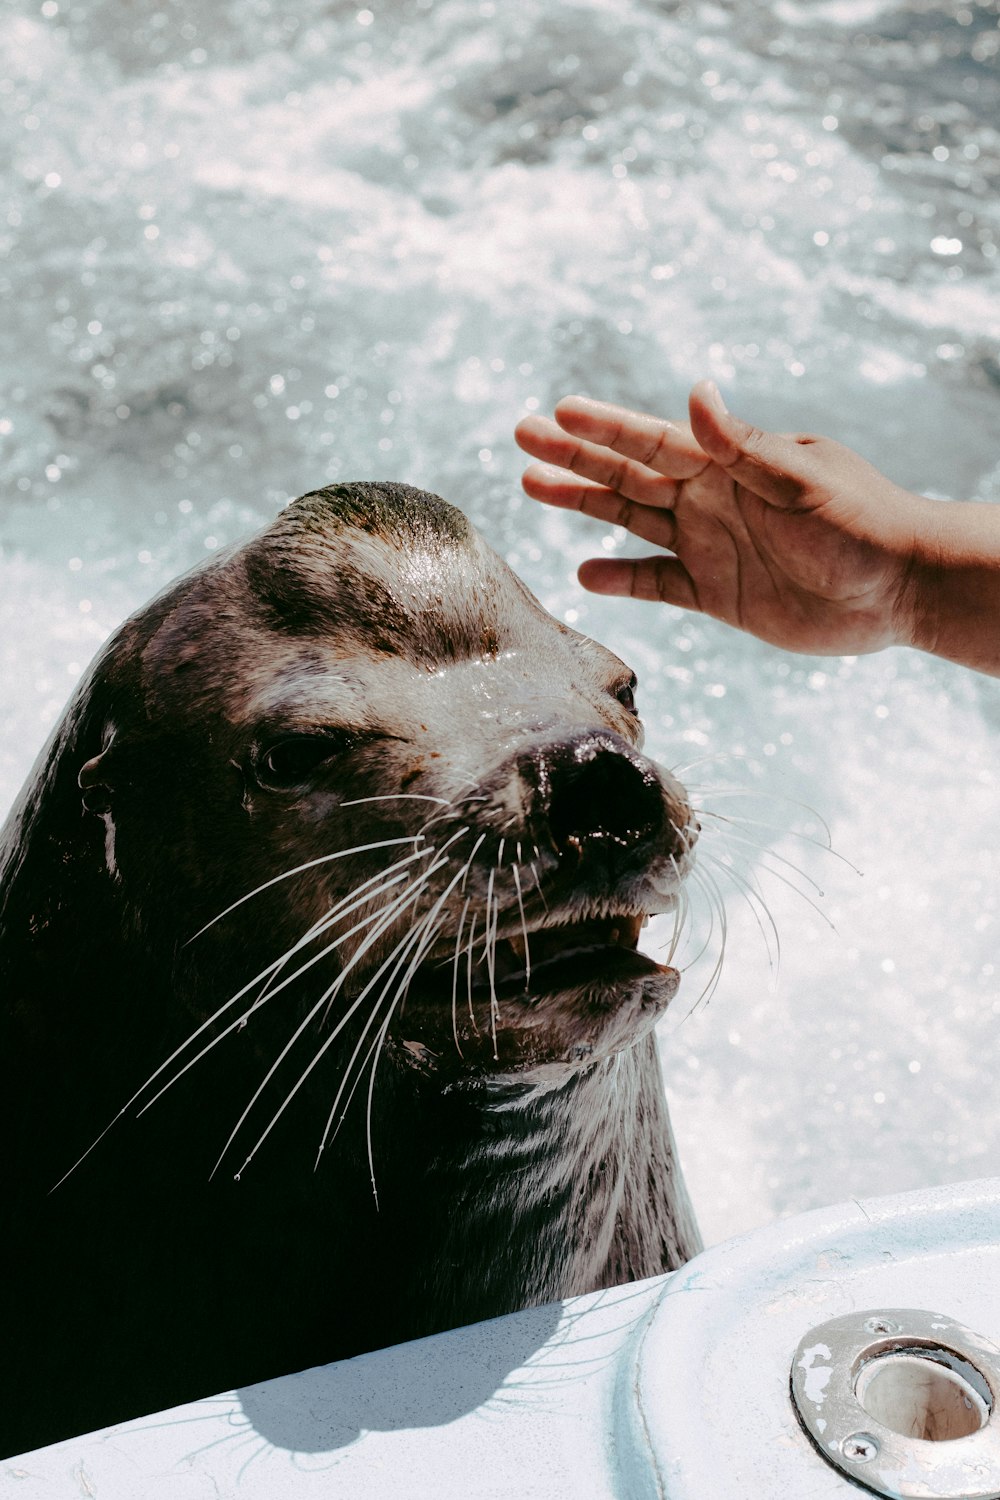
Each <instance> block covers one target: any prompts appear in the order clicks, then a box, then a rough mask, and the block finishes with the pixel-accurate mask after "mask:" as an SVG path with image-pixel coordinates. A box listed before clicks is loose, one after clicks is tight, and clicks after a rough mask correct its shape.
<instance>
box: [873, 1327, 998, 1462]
mask: <svg viewBox="0 0 1000 1500" xmlns="http://www.w3.org/2000/svg"><path fill="white" fill-rule="evenodd" d="M854 1393H855V1395H856V1396H857V1398H858V1400H859V1402H860V1403H861V1405H862V1406H863V1407H864V1409H865V1411H866V1412H867V1413H868V1415H869V1416H870V1417H874V1419H875V1421H876V1422H881V1423H882V1425H883V1427H888V1428H889V1429H890V1430H891V1431H892V1432H898V1433H900V1434H901V1435H902V1436H903V1437H913V1438H923V1439H925V1440H926V1441H928V1442H932V1443H944V1442H950V1441H951V1440H952V1439H954V1438H962V1437H968V1436H969V1435H970V1434H971V1433H973V1432H978V1431H979V1429H980V1428H981V1427H985V1426H986V1423H987V1422H988V1420H989V1416H990V1410H991V1408H992V1405H993V1402H992V1398H991V1395H990V1388H989V1386H988V1385H987V1384H986V1381H985V1380H984V1379H983V1377H982V1375H980V1373H979V1371H978V1370H977V1369H976V1368H975V1366H974V1365H970V1364H969V1363H968V1361H967V1360H964V1359H962V1358H961V1357H960V1356H959V1355H957V1354H955V1353H954V1352H953V1351H952V1350H950V1349H933V1348H926V1347H918V1348H915V1349H894V1350H892V1351H891V1352H888V1353H885V1354H879V1355H876V1356H875V1358H874V1359H870V1360H868V1362H867V1363H866V1364H865V1365H863V1366H862V1368H861V1371H860V1373H859V1375H858V1378H857V1380H856V1382H855V1386H854Z"/></svg>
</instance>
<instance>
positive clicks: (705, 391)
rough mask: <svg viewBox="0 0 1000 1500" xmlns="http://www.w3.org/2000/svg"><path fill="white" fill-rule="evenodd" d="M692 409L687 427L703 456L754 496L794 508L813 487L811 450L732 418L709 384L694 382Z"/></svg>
mask: <svg viewBox="0 0 1000 1500" xmlns="http://www.w3.org/2000/svg"><path fill="white" fill-rule="evenodd" d="M690 406H691V427H692V430H693V432H694V434H695V436H696V437H697V439H698V442H699V443H700V444H701V446H702V447H703V448H704V450H705V452H706V453H708V454H710V455H711V457H712V458H713V459H714V460H715V462H716V463H717V464H718V465H719V467H720V468H723V469H725V471H726V473H727V474H730V475H732V477H733V478H734V479H736V480H737V481H738V482H739V483H740V484H742V485H745V486H746V488H747V489H749V490H753V492H754V494H756V495H760V496H761V498H762V499H764V500H768V501H770V503H771V504H772V505H780V506H782V507H788V508H792V507H796V506H800V505H802V504H803V501H804V500H805V498H806V496H807V495H808V493H809V491H810V490H814V489H815V488H816V484H815V479H814V477H813V475H812V472H811V470H812V465H811V462H810V458H809V446H808V445H806V444H802V443H799V442H798V441H797V440H796V439H795V438H794V437H788V436H786V435H785V434H784V433H777V432H766V431H764V430H763V429H762V428H760V427H751V426H750V424H749V422H743V421H741V420H740V418H739V417H734V416H732V415H731V414H730V413H729V412H728V411H727V410H726V407H725V405H724V403H723V400H722V396H721V395H720V394H719V390H718V387H717V386H716V385H715V384H714V382H713V381H710V380H700V381H699V382H698V384H697V385H696V386H695V387H694V389H693V390H692V392H691V403H690Z"/></svg>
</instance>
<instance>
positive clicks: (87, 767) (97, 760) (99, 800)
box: [76, 750, 112, 813]
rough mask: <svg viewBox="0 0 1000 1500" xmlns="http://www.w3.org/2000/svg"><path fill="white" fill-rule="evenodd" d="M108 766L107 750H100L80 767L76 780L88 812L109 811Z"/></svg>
mask: <svg viewBox="0 0 1000 1500" xmlns="http://www.w3.org/2000/svg"><path fill="white" fill-rule="evenodd" d="M109 771H110V768H109V766H108V751H107V750H102V751H101V753H100V755H94V756H92V757H91V759H90V760H88V761H85V762H84V764H83V765H82V766H81V767H80V774H79V775H78V776H77V778H76V779H77V782H78V784H79V786H80V789H81V790H82V792H83V805H84V807H85V808H86V809H87V811H88V812H92V813H106V812H110V811H111V792H112V786H111V778H110V774H109Z"/></svg>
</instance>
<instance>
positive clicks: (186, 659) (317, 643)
mask: <svg viewBox="0 0 1000 1500" xmlns="http://www.w3.org/2000/svg"><path fill="white" fill-rule="evenodd" d="M108 678H109V681H108V687H109V690H110V691H109V700H110V702H111V703H112V704H113V705H114V707H113V708H112V710H111V711H110V712H109V714H108V716H107V721H106V723H105V725H104V749H103V751H102V752H101V753H99V754H98V755H95V756H94V757H92V758H91V760H89V761H88V762H87V764H86V766H85V767H84V768H83V770H82V771H81V775H80V781H81V785H82V786H83V788H84V795H85V800H86V802H87V805H88V806H89V807H90V809H91V810H92V811H93V812H95V813H97V814H99V815H100V816H102V817H103V818H104V820H105V823H106V827H107V840H106V847H107V859H108V868H109V873H110V874H111V875H112V878H113V879H114V880H115V881H116V882H117V883H118V885H119V887H120V890H121V894H122V899H123V901H124V903H125V905H126V908H127V910H128V912H129V914H130V918H131V925H132V927H133V929H134V930H135V931H136V932H137V933H139V934H141V935H142V937H143V938H144V940H145V941H147V942H152V943H154V944H155V943H156V942H157V941H158V934H159V933H160V931H161V929H163V928H164V920H163V919H164V913H163V910H162V906H163V903H162V895H161V894H159V893H161V892H162V889H163V884H164V876H165V875H166V876H167V879H168V881H169V886H170V889H171V890H172V892H173V893H174V899H173V901H172V902H171V906H170V911H169V913H167V914H166V915H167V917H168V921H167V923H166V926H167V927H169V929H170V930H171V931H172V932H173V933H174V935H175V937H176V934H177V932H178V930H180V931H181V933H182V936H183V938H187V939H191V938H193V937H194V935H195V934H196V933H198V934H199V936H198V937H197V939H196V940H195V941H194V942H189V943H188V944H187V945H186V947H185V949H184V950H183V956H182V959H181V961H180V967H181V969H182V970H183V972H184V974H185V975H186V976H187V978H186V980H185V983H186V984H187V986H188V989H190V985H191V979H190V976H191V975H192V974H195V975H197V974H203V975H206V976H209V977H210V990H211V993H209V991H208V989H206V990H205V993H200V994H198V995H197V997H196V999H195V1002H194V1003H195V1004H196V1006H198V1007H201V1008H203V1009H206V1010H207V1009H209V1008H211V1009H214V1008H215V1006H216V1005H221V1004H222V1002H223V1001H224V1000H225V999H226V994H225V993H223V992H220V986H221V985H223V984H226V983H228V984H229V985H230V986H231V989H232V990H233V991H236V990H238V989H245V995H246V999H245V1001H244V1003H243V1004H242V1005H241V1006H240V1007H239V1011H245V1010H247V1009H249V1008H250V1007H251V1006H252V1005H253V1004H254V1001H255V999H256V1000H257V1002H258V1003H259V1002H260V1000H261V992H264V998H265V1000H266V1003H267V1004H268V1005H270V1006H276V1005H280V1004H281V1003H282V1001H281V995H282V993H284V994H285V995H286V999H287V998H288V996H289V994H301V993H304V994H305V996H306V999H305V1001H304V1002H302V1003H301V1004H300V1005H299V1007H298V1009H296V1011H295V1017H296V1022H300V1021H301V1024H302V1025H303V1026H304V1027H305V1028H306V1029H312V1030H313V1031H314V1032H315V1035H316V1036H317V1037H318V1038H319V1039H320V1041H321V1043H326V1042H327V1041H328V1040H332V1039H333V1038H334V1036H335V1034H336V1033H337V1032H338V1031H340V1029H341V1027H343V1030H344V1034H345V1036H347V1035H349V1036H350V1037H351V1038H352V1040H353V1041H354V1042H355V1045H356V1048H357V1049H360V1050H358V1051H357V1052H356V1058H358V1059H360V1060H362V1061H363V1060H364V1058H365V1055H366V1052H367V1053H371V1052H373V1051H374V1052H376V1053H377V1052H380V1051H382V1050H387V1051H389V1052H391V1053H392V1054H393V1055H394V1056H395V1057H396V1058H397V1059H399V1060H401V1061H404V1062H406V1063H408V1064H411V1065H412V1066H414V1067H416V1068H418V1069H420V1070H421V1071H424V1072H427V1073H430V1074H436V1075H438V1076H439V1077H440V1079H441V1080H442V1082H444V1083H447V1084H455V1083H459V1082H462V1081H468V1080H473V1081H478V1080H482V1079H484V1078H485V1079H497V1078H505V1077H511V1076H514V1075H516V1076H517V1077H519V1078H521V1079H527V1080H530V1081H535V1082H548V1081H558V1080H559V1079H560V1078H562V1077H564V1076H566V1074H567V1073H568V1072H572V1071H573V1070H575V1069H577V1068H579V1067H581V1066H585V1065H586V1064H588V1063H590V1062H592V1061H594V1060H596V1059H597V1058H600V1057H604V1056H608V1055H611V1054H613V1053H614V1052H616V1051H618V1050H620V1049H621V1048H622V1047H624V1046H627V1045H630V1044H631V1043H632V1042H634V1041H635V1040H636V1039H637V1038H638V1037H639V1036H640V1035H642V1034H644V1033H645V1032H646V1031H648V1029H649V1027H650V1026H651V1025H652V1024H653V1023H654V1022H655V1020H656V1019H657V1017H658V1016H659V1015H660V1014H661V1012H662V1010H663V1009H664V1007H665V1006H666V1004H667V1003H668V1001H669V1000H670V998H671V997H672V995H673V994H674V992H675V990H676V987H677V983H678V976H677V974H676V972H675V971H674V970H672V969H670V968H667V967H664V966H662V965H659V964H656V963H654V962H653V960H652V959H649V958H647V957H646V956H644V955H642V954H640V953H638V952H637V951H636V942H637V939H638V935H639V930H640V927H641V925H642V923H643V921H644V920H645V918H646V917H647V916H648V915H649V914H651V913H654V912H662V911H665V910H669V909H670V908H671V907H672V906H673V905H674V903H675V901H676V898H677V893H678V889H679V886H680V882H681V880H682V878H683V875H684V873H685V871H686V869H687V867H688V865H689V863H690V859H691V848H692V845H693V843H694V839H695V836H696V830H695V826H694V823H693V819H692V814H691V811H690V808H689V805H688V803H687V800H686V798H685V796H684V793H683V791H682V789H681V788H680V786H679V785H678V784H677V783H676V782H675V781H674V780H673V778H672V777H671V776H670V775H669V774H668V773H667V772H665V771H663V770H662V769H660V768H659V767H657V766H656V765H654V763H653V762H652V761H650V760H649V759H648V758H646V757H645V756H644V755H643V754H642V753H641V749H640V746H641V741H642V731H641V726H640V722H639V719H638V717H637V715H636V711H635V704H634V699H633V689H634V686H635V679H634V677H633V675H632V674H631V672H630V671H629V669H628V668H627V667H626V666H624V664H623V663H622V662H621V661H620V660H619V659H618V658H617V657H615V656H614V655H613V654H612V653H611V652H609V651H607V650H605V649H604V648H603V647H602V646H599V645H597V644H596V643H595V642H593V641H590V640H588V639H586V638H585V637H583V636H581V635H578V634H577V633H575V632H574V631H572V630H569V629H568V628H566V627H565V626H564V625H562V624H561V623H559V622H558V621H556V620H555V619H553V618H552V617H551V616H550V615H548V614H547V613H546V612H545V611H544V610H543V609H542V608H541V606H540V605H539V604H538V602H537V601H536V600H535V599H534V598H533V596H532V595H531V594H530V593H529V592H528V591H527V589H526V588H525V587H524V585H523V584H522V583H521V582H520V580H519V579H517V577H516V576H515V575H514V574H513V573H512V572H511V571H510V569H509V568H508V567H507V566H506V564H505V563H504V562H503V561H502V559H500V558H499V557H498V556H497V555H496V554H495V553H494V552H492V551H491V549H490V548H489V547H487V546H486V544H485V543H484V542H483V541H482V539H481V538H480V537H478V535H477V534H476V533H475V532H474V530H473V529H472V527H471V526H470V525H469V523H468V522H467V521H466V520H465V518H464V516H462V515H461V513H460V512H458V511H455V510H454V509H452V508H451V507H450V506H446V505H445V504H444V502H442V501H440V500H437V499H436V497H431V496H426V495H422V494H421V493H420V492H418V491H414V490H410V489H409V488H408V487H405V486H390V485H386V486H375V485H356V486H342V487H338V488H336V489H333V490H327V491H320V492H318V493H317V494H315V495H311V496H306V497H304V498H303V499H302V500H300V501H298V502H296V503H295V504H294V505H292V506H290V507H289V508H288V509H287V510H286V511H285V512H283V513H282V515H281V516H280V517H279V518H278V520H277V521H276V522H275V523H274V524H273V525H272V526H271V527H270V528H268V530H266V531H265V532H264V533H262V534H261V535H260V536H259V537H257V538H255V539H254V540H252V541H251V542H250V543H248V544H247V545H246V546H244V547H242V548H240V549H239V550H238V551H236V552H234V553H233V554H231V555H229V556H228V557H226V558H224V559H221V560H219V561H217V562H214V563H212V564H210V565H208V566H207V567H205V568H204V569H202V570H201V571H200V573H198V574H195V575H194V576H193V577H192V578H190V579H188V580H186V581H185V582H184V583H183V584H182V585H181V586H180V587H179V588H178V589H175V590H174V591H173V592H172V593H171V594H168V595H167V596H166V597H165V598H164V599H163V600H161V601H156V602H154V605H152V606H150V607H149V609H148V610H147V611H145V612H144V613H143V614H141V615H140V616H138V617H136V619H135V620H134V621H132V622H130V624H129V625H128V626H126V627H125V630H124V632H123V634H122V637H121V639H120V644H119V646H118V647H117V649H116V650H115V651H113V652H112V653H111V657H110V667H109V672H108ZM206 924H208V925H207V926H206ZM199 930H201V931H199ZM251 981H255V982H256V989H255V988H254V985H253V983H251ZM195 987H196V988H198V986H197V985H196V986H195ZM303 1017H304V1019H302V1018H303ZM359 1065H360V1064H359ZM348 1076H349V1072H348V1073H345V1080H346V1078H347V1077H348Z"/></svg>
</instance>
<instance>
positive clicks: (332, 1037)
mask: <svg viewBox="0 0 1000 1500" xmlns="http://www.w3.org/2000/svg"><path fill="white" fill-rule="evenodd" d="M442 863H444V864H446V863H447V861H446V860H445V861H442V862H441V863H439V864H437V865H435V866H432V869H440V868H441V864H442ZM430 873H431V871H427V872H425V873H424V874H423V875H421V877H420V878H419V880H418V881H417V882H415V883H414V884H415V889H413V890H412V891H408V892H407V893H406V895H407V896H410V897H411V899H414V900H415V899H416V898H417V896H418V895H419V893H420V890H421V889H422V888H423V885H424V884H425V883H426V880H427V879H429V877H430ZM400 909H401V908H400ZM396 915H398V910H394V911H393V913H392V916H388V917H387V918H386V922H385V927H388V926H389V925H391V922H392V920H393V919H394V918H395V916H396ZM385 927H380V929H379V933H378V935H379V936H381V933H382V931H384V930H385ZM411 937H412V929H411V931H410V932H408V933H407V934H406V935H405V936H404V937H403V938H402V939H401V940H400V942H399V943H397V945H396V947H395V948H394V949H393V950H392V952H391V953H390V954H389V956H388V958H386V959H385V960H383V962H382V964H381V965H380V966H379V968H378V969H376V971H375V973H374V974H373V975H372V977H371V979H370V980H369V981H368V983H367V984H366V985H365V987H364V989H363V990H361V992H360V994H358V995H357V996H356V998H355V999H354V1000H353V1001H352V1003H351V1004H350V1005H349V1006H348V1008H347V1010H346V1011H345V1012H344V1014H343V1015H342V1016H341V1018H340V1020H339V1021H338V1022H337V1024H336V1026H334V1028H333V1030H332V1031H331V1032H330V1034H329V1036H328V1037H326V1038H325V1039H324V1041H323V1043H322V1045H321V1046H320V1047H319V1049H318V1050H317V1052H316V1053H315V1054H314V1056H313V1058H312V1060H311V1061H310V1062H309V1063H308V1064H307V1066H306V1067H305V1069H304V1070H303V1072H302V1073H301V1074H300V1075H299V1077H298V1079H297V1081H296V1082H295V1083H294V1084H293V1085H292V1087H291V1089H290V1090H289V1091H288V1093H287V1094H286V1095H285V1098H284V1100H283V1101H282V1103H281V1105H280V1106H279V1107H278V1109H277V1110H276V1111H275V1113H274V1114H273V1115H272V1117H271V1120H270V1123H269V1124H268V1125H267V1127H266V1129H265V1130H264V1131H263V1132H262V1133H261V1135H260V1136H259V1137H258V1139H257V1141H256V1143H255V1144H254V1146H253V1148H252V1150H251V1151H250V1154H249V1155H248V1156H247V1158H246V1160H245V1161H244V1162H243V1165H242V1166H241V1167H240V1169H239V1171H238V1172H237V1173H236V1174H235V1176H236V1178H237V1180H238V1179H239V1177H240V1175H241V1174H242V1173H243V1172H244V1171H245V1170H246V1168H247V1167H248V1166H249V1165H250V1163H251V1162H252V1161H253V1158H254V1157H255V1156H256V1154H257V1152H258V1151H259V1150H260V1148H261V1146H262V1145H263V1144H264V1142H265V1141H266V1140H267V1137H268V1136H269V1135H270V1133H271V1131H272V1130H273V1129H274V1127H275V1125H277V1123H278V1121H279V1119H280V1118H281V1116H282V1115H283V1114H284V1112H285V1110H286V1109H287V1108H288V1106H289V1104H290V1103H291V1102H292V1100H293V1099H294V1097H295V1095H296V1094H297V1093H298V1091H299V1089H300V1088H301V1087H302V1085H303V1084H304V1083H305V1081H306V1079H307V1078H308V1077H309V1075H310V1073H311V1072H312V1071H313V1069H314V1068H315V1067H316V1065H317V1064H318V1063H319V1061H320V1059H321V1058H322V1057H323V1056H324V1055H325V1053H326V1052H327V1051H328V1050H329V1049H330V1047H331V1046H332V1045H333V1043H334V1042H335V1041H336V1039H337V1037H338V1036H339V1035H340V1033H341V1031H342V1030H343V1029H344V1027H345V1026H346V1025H347V1023H348V1022H349V1021H350V1020H351V1018H352V1017H353V1016H354V1014H355V1013H356V1011H357V1010H358V1008H359V1007H360V1005H361V1002H362V1001H363V1000H364V998H365V996H366V995H367V994H368V993H369V991H370V990H371V989H372V988H373V986H374V985H375V984H376V983H377V982H378V979H379V978H380V976H381V975H382V974H383V973H384V972H385V970H386V969H387V968H388V966H389V964H390V963H391V962H392V960H393V958H394V957H395V956H396V954H397V953H399V951H400V949H401V948H402V947H403V946H404V944H406V943H407V942H408V941H409V939H410V938H411ZM360 956H361V950H360V949H359V951H358V953H356V954H354V955H353V957H352V960H351V965H350V966H348V967H353V964H354V963H355V962H357V960H358V959H359V958H360ZM348 967H345V969H344V970H342V971H341V973H340V974H338V976H337V979H336V980H335V981H334V985H333V986H332V987H331V988H333V989H336V988H339V987H340V985H341V984H342V983H343V981H344V979H345V978H346V975H347V973H348ZM328 999H329V992H327V991H324V993H323V994H322V995H321V996H320V998H319V1000H318V1001H317V1002H316V1004H315V1005H314V1006H313V1008H312V1010H311V1011H310V1013H309V1015H308V1016H307V1017H306V1018H305V1020H304V1021H303V1022H301V1023H300V1025H299V1026H298V1027H296V1030H295V1032H294V1034H293V1035H292V1037H291V1038H290V1039H289V1041H288V1042H287V1043H286V1044H285V1046H284V1048H283V1049H282V1051H281V1053H280V1055H279V1056H278V1058H277V1059H276V1060H275V1062H274V1063H273V1064H272V1065H271V1067H270V1068H269V1070H268V1072H267V1075H266V1076H265V1078H264V1079H263V1080H262V1081H261V1083H260V1084H259V1085H258V1087H257V1089H256V1090H255V1092H254V1095H253V1097H252V1098H251V1100H250V1102H249V1104H248V1105H247V1106H246V1109H245V1110H244V1111H243V1114H242V1115H241V1116H240V1118H239V1120H238V1121H237V1122H236V1125H235V1127H234V1128H233V1131H232V1134H231V1135H230V1137H229V1140H228V1141H227V1142H226V1144H225V1146H224V1147H223V1148H222V1152H221V1153H220V1155H219V1159H218V1161H217V1162H216V1164H215V1166H214V1167H213V1168H212V1172H213V1175H214V1173H215V1172H216V1171H218V1169H219V1166H220V1164H221V1162H222V1159H223V1157H224V1156H225V1154H226V1152H227V1151H228V1150H229V1147H230V1145H231V1144H232V1142H233V1140H234V1139H235V1137H236V1134H237V1132H238V1131H239V1129H240V1127H241V1125H242V1124H243V1121H244V1120H245V1119H246V1117H247V1115H248V1114H249V1112H250V1110H251V1109H252V1108H253V1105H254V1104H255V1103H256V1101H257V1099H258V1098H259V1097H260V1094H261V1091H262V1090H263V1088H264V1087H265V1085H266V1084H267V1083H268V1082H269V1080H270V1079H271V1077H272V1076H273V1074H274V1072H275V1070H276V1068H277V1067H278V1064H279V1063H280V1062H282V1061H283V1060H284V1058H285V1057H286V1056H287V1055H288V1053H289V1051H290V1050H291V1048H292V1046H293V1045H294V1043H295V1042H296V1041H297V1040H298V1038H299V1036H301V1034H302V1032H303V1030H304V1029H305V1027H306V1026H307V1025H308V1024H309V1022H310V1021H311V1020H312V1019H313V1017H314V1016H315V1015H316V1013H317V1012H318V1011H319V1010H320V1009H321V1008H322V1006H324V1005H325V1004H326V1003H327V1001H328ZM320 1150H322V1145H321V1147H320Z"/></svg>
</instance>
